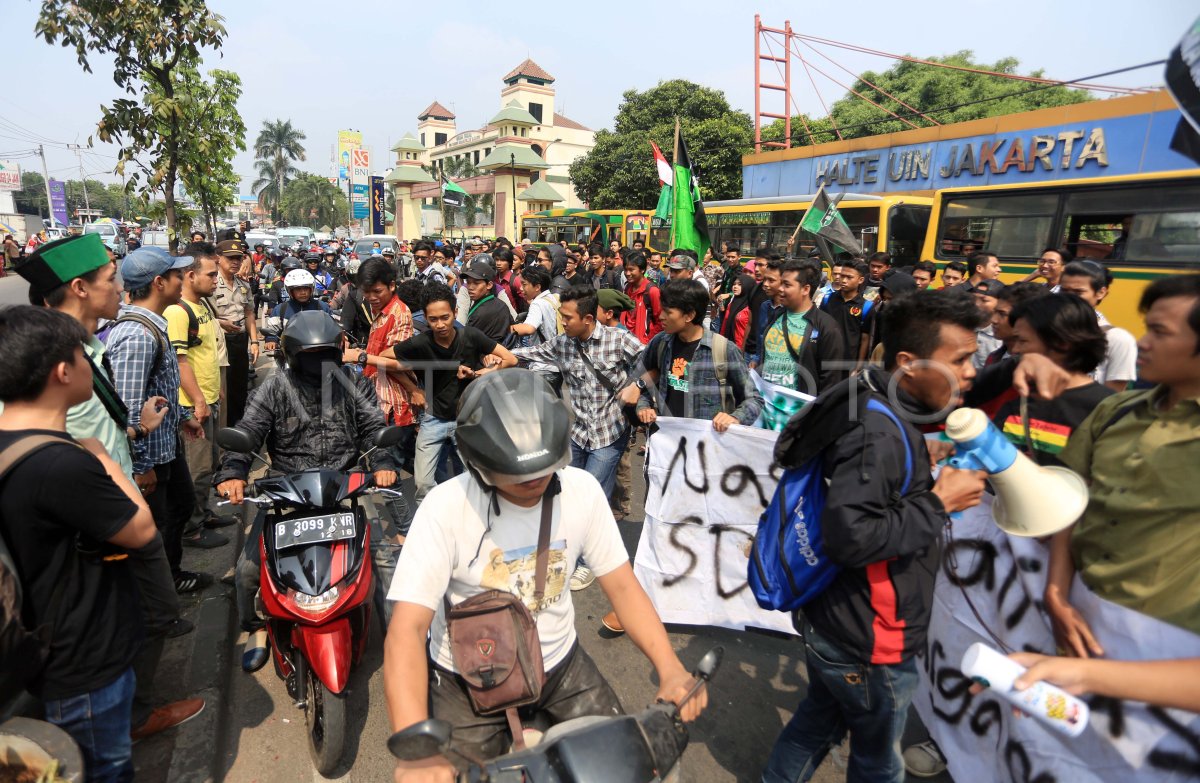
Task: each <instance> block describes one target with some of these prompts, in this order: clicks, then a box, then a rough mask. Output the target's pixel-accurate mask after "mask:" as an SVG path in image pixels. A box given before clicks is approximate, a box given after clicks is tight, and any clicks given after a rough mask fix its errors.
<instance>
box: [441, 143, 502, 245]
mask: <svg viewBox="0 0 1200 783" xmlns="http://www.w3.org/2000/svg"><path fill="white" fill-rule="evenodd" d="M438 162H439V163H440V164H441V166H440V170H441V171H443V172H445V174H446V176H447V177H449V178H450V179H451V180H460V179H469V178H470V177H478V176H479V175H480V174H483V173H484V172H483V171H482V170H480V169H479V168H477V167H476V166H475V164H474V163H472V162H471V160H470V159H469V158H467V157H466V156H465V155H464V156H463V157H461V158H459V157H454V158H443V159H442V160H440V161H438ZM433 177H434V178H438V177H439V174H438V172H437V171H434V172H433ZM495 198H496V197H495V195H494V194H492V193H479V194H476V193H468V194H467V195H466V197H465V198H463V205H462V206H461V207H449V206H446V204H445V203H443V204H442V225H443V226H445V227H446V228H466V227H467V226H478V225H482V224H485V223H491V222H492V219H493V217H492V209H493V207H494V204H495Z"/></svg>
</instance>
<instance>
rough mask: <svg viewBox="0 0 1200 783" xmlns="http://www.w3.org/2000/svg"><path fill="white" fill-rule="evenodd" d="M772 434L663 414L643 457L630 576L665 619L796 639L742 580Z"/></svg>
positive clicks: (767, 488) (773, 480)
mask: <svg viewBox="0 0 1200 783" xmlns="http://www.w3.org/2000/svg"><path fill="white" fill-rule="evenodd" d="M777 437H778V434H777V433H775V432H769V431H767V430H762V429H757V428H752V427H743V426H739V425H735V426H733V427H730V428H729V431H728V432H724V433H719V432H716V431H715V430H714V429H713V426H712V422H711V421H706V420H700V419H683V418H667V417H663V418H660V419H659V420H658V431H657V432H656V433H655V434H654V435H653V436H652V437H651V438H650V442H649V446H648V452H647V458H646V459H647V473H648V477H647V492H648V494H647V497H646V521H645V523H644V524H643V526H642V537H641V540H640V541H639V542H638V549H637V557H636V558H635V560H634V572H635V573H636V574H637V576H638V580H639V581H640V582H641V583H642V586H643V587H645V589H646V592H647V593H648V594H649V595H650V600H651V601H653V602H654V606H655V608H657V609H658V614H659V616H661V617H662V619H663V621H664V622H668V623H684V624H687V625H717V626H721V627H724V628H736V629H742V628H745V627H747V626H752V627H756V628H768V629H772V630H776V631H783V632H785V633H795V631H794V629H793V628H792V621H791V615H790V614H788V613H786V612H769V611H766V610H763V609H760V608H759V607H758V604H757V603H755V601H754V596H753V595H752V594H751V592H750V587H749V585H748V584H747V582H746V572H747V566H748V565H749V557H750V544H751V542H752V541H753V540H754V531H755V529H756V528H757V526H758V518H759V515H760V514H762V511H763V509H764V508H766V506H767V504H768V503H769V502H770V500H771V496H772V495H773V494H774V493H775V485H776V484H777V483H778V482H779V476H778V474H773V473H772V472H771V461H772V454H773V452H774V449H775V441H776V439H777Z"/></svg>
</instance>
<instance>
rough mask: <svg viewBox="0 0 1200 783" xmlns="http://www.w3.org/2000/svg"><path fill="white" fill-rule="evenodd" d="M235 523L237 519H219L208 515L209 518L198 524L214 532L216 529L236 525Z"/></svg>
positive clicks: (214, 515)
mask: <svg viewBox="0 0 1200 783" xmlns="http://www.w3.org/2000/svg"><path fill="white" fill-rule="evenodd" d="M237 523H238V518H237V517H219V516H217V515H216V514H210V515H209V516H207V517H205V518H204V521H203V522H201V523H200V524H202V525H204V526H205V527H206V528H208V529H209V530H216V529H217V528H222V527H229V526H230V525H236V524H237Z"/></svg>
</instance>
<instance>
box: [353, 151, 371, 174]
mask: <svg viewBox="0 0 1200 783" xmlns="http://www.w3.org/2000/svg"><path fill="white" fill-rule="evenodd" d="M350 160H351V167H352V168H353V170H354V181H355V182H366V181H367V178H368V177H370V176H371V153H370V151H369V150H364V149H355V150H350Z"/></svg>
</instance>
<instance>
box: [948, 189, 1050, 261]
mask: <svg viewBox="0 0 1200 783" xmlns="http://www.w3.org/2000/svg"><path fill="white" fill-rule="evenodd" d="M1058 199H1059V197H1058V195H1056V194H1054V193H1014V194H989V195H987V196H974V197H961V198H953V197H951V198H947V199H946V202H945V208H944V210H943V213H942V220H941V224H940V225H939V226H938V257H939V258H953V257H955V256H961V255H965V254H969V253H970V252H973V251H974V250H979V249H981V248H984V247H986V248H987V249H988V250H990V251H991V252H993V253H995V254H996V255H998V256H1000V257H1001V258H1037V257H1038V256H1040V255H1041V252H1042V250H1043V249H1045V247H1046V243H1047V242H1048V240H1049V239H1050V236H1051V231H1052V225H1053V223H1054V213H1055V211H1056V210H1057V208H1058Z"/></svg>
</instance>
